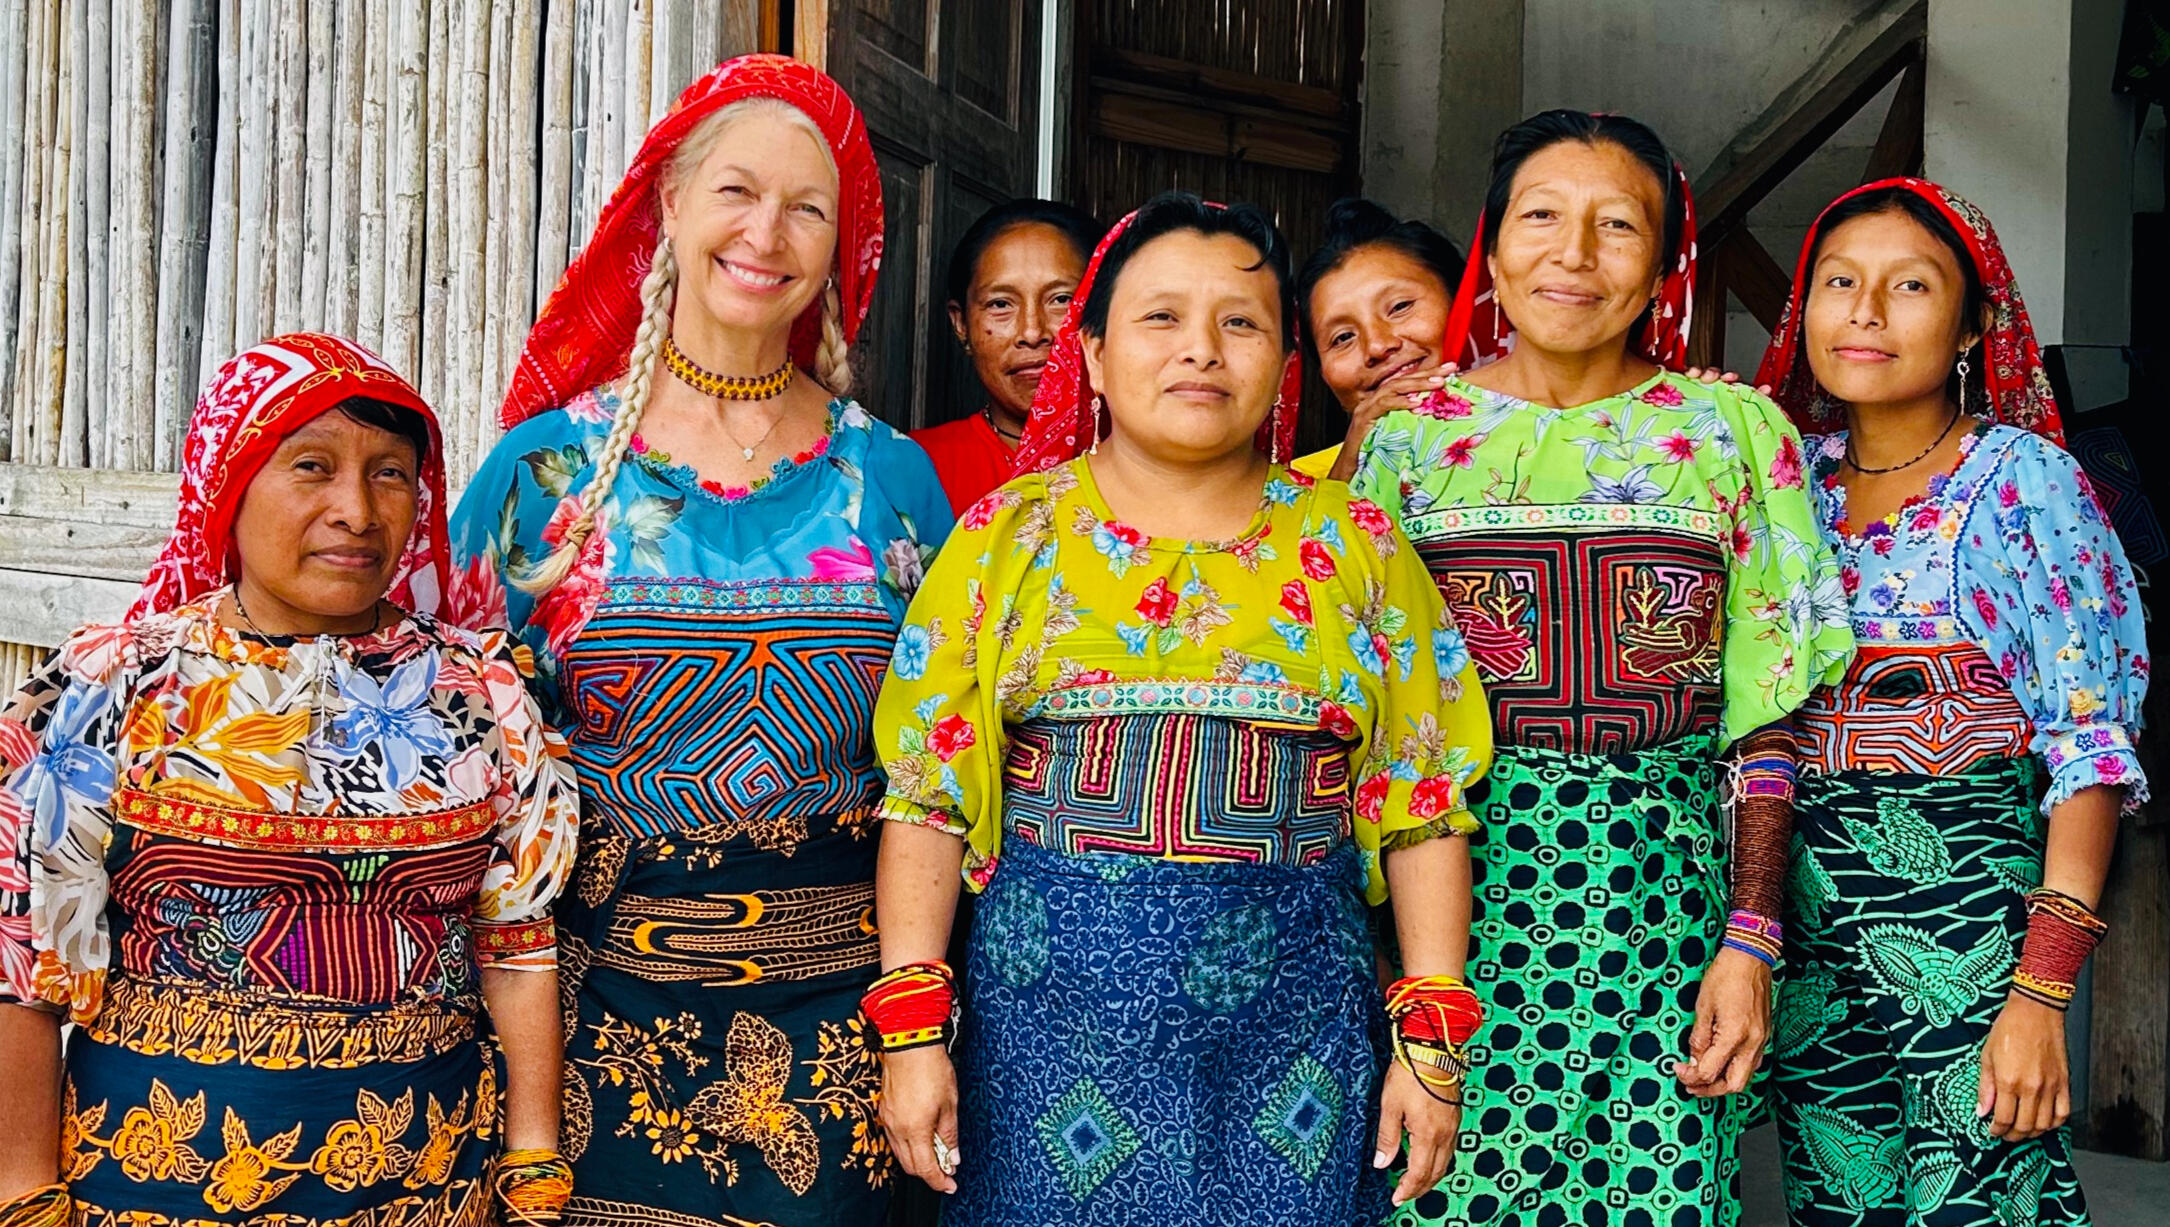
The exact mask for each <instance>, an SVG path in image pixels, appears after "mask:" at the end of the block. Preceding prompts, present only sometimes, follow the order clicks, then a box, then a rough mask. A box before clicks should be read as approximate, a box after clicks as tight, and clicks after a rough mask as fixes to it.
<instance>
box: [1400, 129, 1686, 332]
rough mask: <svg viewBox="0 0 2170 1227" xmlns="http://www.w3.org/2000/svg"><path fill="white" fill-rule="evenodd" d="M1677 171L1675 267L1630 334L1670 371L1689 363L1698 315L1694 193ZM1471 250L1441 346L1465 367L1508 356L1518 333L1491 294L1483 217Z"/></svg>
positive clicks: (1675, 168)
mask: <svg viewBox="0 0 2170 1227" xmlns="http://www.w3.org/2000/svg"><path fill="white" fill-rule="evenodd" d="M1673 174H1674V176H1675V178H1676V179H1677V190H1678V191H1679V193H1680V210H1681V218H1680V241H1679V243H1678V245H1677V249H1676V250H1675V251H1674V252H1672V253H1671V255H1670V259H1671V261H1672V267H1671V268H1670V269H1668V270H1667V271H1666V274H1665V280H1664V281H1663V282H1662V283H1660V284H1659V286H1658V296H1657V300H1656V301H1655V302H1654V303H1653V304H1652V305H1651V309H1650V313H1649V314H1648V315H1647V316H1645V317H1643V319H1642V320H1640V321H1638V322H1637V323H1636V325H1635V328H1634V330H1633V331H1632V332H1630V333H1629V334H1628V348H1629V349H1630V350H1632V351H1633V352H1635V353H1638V354H1641V355H1642V356H1643V357H1645V358H1648V359H1650V360H1651V361H1652V362H1655V363H1657V364H1658V365H1659V366H1662V367H1664V368H1665V369H1666V370H1669V371H1678V370H1681V369H1682V368H1684V367H1685V366H1686V365H1687V362H1688V324H1689V321H1690V320H1691V319H1692V318H1693V317H1694V314H1695V197H1694V196H1693V195H1691V194H1690V193H1689V191H1688V175H1687V172H1686V171H1683V170H1681V169H1680V164H1679V163H1677V162H1676V163H1674V164H1673ZM1469 253H1470V254H1469V263H1468V264H1466V265H1464V266H1463V268H1462V286H1461V289H1460V290H1459V291H1457V292H1456V294H1455V296H1454V310H1453V311H1452V312H1451V313H1450V314H1449V315H1448V316H1447V337H1446V343H1445V345H1444V346H1442V347H1441V349H1440V352H1441V353H1443V354H1445V355H1446V356H1447V357H1448V358H1449V359H1451V360H1453V361H1455V362H1459V363H1461V364H1462V369H1463V370H1465V371H1470V370H1475V369H1476V368H1478V367H1480V366H1483V365H1484V364H1485V363H1487V362H1491V361H1493V360H1494V359H1496V358H1500V357H1503V356H1505V354H1506V353H1507V351H1508V350H1509V349H1511V348H1513V346H1512V345H1511V344H1510V342H1511V341H1512V339H1513V337H1514V322H1513V321H1511V320H1509V319H1508V318H1507V313H1506V312H1505V311H1502V310H1501V309H1500V306H1499V299H1498V298H1496V297H1495V296H1494V295H1493V293H1492V265H1491V261H1490V259H1489V258H1488V257H1487V255H1486V252H1485V249H1484V218H1483V216H1482V215H1479V216H1478V218H1477V232H1476V233H1475V234H1473V235H1471V236H1470V239H1469Z"/></svg>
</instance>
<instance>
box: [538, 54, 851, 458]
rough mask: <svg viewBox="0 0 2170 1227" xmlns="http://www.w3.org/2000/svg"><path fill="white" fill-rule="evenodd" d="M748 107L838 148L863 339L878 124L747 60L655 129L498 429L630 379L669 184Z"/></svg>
mask: <svg viewBox="0 0 2170 1227" xmlns="http://www.w3.org/2000/svg"><path fill="white" fill-rule="evenodd" d="M748 98H780V99H782V100H783V101H785V102H788V103H790V104H791V105H792V106H794V107H797V108H798V109H799V110H801V111H804V112H805V113H806V115H807V118H809V119H812V120H813V121H814V125H815V126H816V127H818V128H820V129H821V134H822V135H823V136H824V137H826V138H827V139H828V142H829V153H830V154H831V156H833V157H834V158H835V159H836V175H837V192H838V196H839V200H838V216H837V219H836V265H837V267H836V283H837V285H836V288H837V295H838V298H839V300H840V302H841V304H842V307H843V317H844V318H843V320H842V321H841V322H842V323H843V326H844V340H845V342H846V343H847V344H848V343H850V342H851V341H853V340H855V339H856V338H857V337H858V335H859V321H860V320H862V319H864V318H866V312H867V305H868V304H869V303H871V302H872V301H873V300H874V274H875V270H876V269H878V268H880V267H881V261H882V180H881V172H880V167H879V166H878V165H877V164H876V163H875V161H874V145H873V142H872V141H870V140H868V138H867V128H866V121H865V120H864V119H862V118H861V117H860V115H859V109H858V108H857V107H855V106H853V105H852V103H851V99H850V98H848V97H846V96H845V94H844V90H843V87H841V86H839V85H838V84H837V83H836V82H834V81H832V80H830V79H829V78H828V76H827V75H825V74H824V73H822V72H821V71H820V70H819V69H816V68H812V67H809V66H808V65H805V64H802V63H800V62H799V61H797V60H794V59H792V58H790V57H789V56H782V55H742V56H739V57H737V58H735V59H729V60H725V61H724V62H723V63H721V64H718V65H716V67H715V68H713V69H711V70H710V71H709V72H708V74H707V75H706V76H703V77H702V78H700V79H699V80H697V81H695V82H694V83H693V84H691V85H689V86H687V87H686V89H685V92H684V93H682V94H680V95H678V101H677V102H676V103H675V104H674V105H673V106H672V108H671V112H670V114H668V115H666V116H664V117H663V119H662V120H661V121H659V122H658V123H657V124H656V126H655V127H653V128H650V129H649V130H648V139H647V140H645V141H643V142H641V147H640V153H639V154H638V155H637V156H636V157H635V158H634V159H633V164H632V165H631V166H630V167H628V168H627V169H626V172H625V179H624V181H623V182H621V183H619V184H618V190H617V191H615V192H613V193H611V197H610V203H609V204H608V205H606V206H605V207H604V209H603V213H602V216H601V217H599V218H597V219H596V222H595V233H594V235H592V236H591V237H590V238H589V239H588V245H587V246H586V247H584V248H582V249H581V251H580V255H579V256H578V257H576V258H575V259H574V260H573V262H572V264H571V265H569V266H568V267H567V268H566V270H565V277H564V279H563V280H561V281H559V282H558V288H557V289H556V290H555V291H553V292H552V293H551V295H550V300H549V302H547V303H545V304H544V306H543V309H542V315H541V316H540V317H538V318H537V319H536V321H535V327H534V328H533V329H532V330H531V331H530V332H529V333H528V334H527V345H526V347H525V348H523V349H522V350H521V351H520V365H519V366H518V368H516V369H515V370H514V371H513V375H512V386H511V388H509V389H508V390H507V391H506V393H505V404H504V407H503V408H501V409H499V410H498V413H497V421H498V425H500V426H503V427H505V428H506V429H508V430H509V429H511V428H512V427H514V426H517V425H519V424H520V423H521V422H523V421H526V420H527V419H528V418H531V417H533V416H534V415H536V414H538V413H541V412H544V411H545V410H549V409H555V408H557V407H558V406H559V405H562V404H564V403H565V402H567V401H569V400H571V399H572V398H573V397H574V396H576V395H578V394H579V393H581V392H583V391H585V390H587V389H588V388H592V387H594V386H596V385H597V384H600V383H604V382H606V381H608V380H611V379H615V378H617V377H618V376H619V375H622V374H624V373H625V360H626V356H627V355H628V353H629V352H630V351H631V350H632V348H633V334H634V333H635V332H637V331H638V330H639V328H640V316H641V302H640V284H641V282H642V281H644V280H646V279H647V276H648V266H649V265H650V264H652V263H654V261H655V250H656V240H657V238H658V236H659V235H660V234H661V233H662V227H663V217H662V211H661V209H660V208H659V207H658V205H657V202H656V191H657V188H658V185H659V184H660V183H661V182H662V179H663V174H664V172H665V170H667V169H668V168H669V166H670V162H671V158H672V156H673V155H675V154H676V153H677V152H678V146H679V145H680V144H681V143H682V142H683V141H684V140H685V139H686V137H687V136H688V135H690V134H691V133H692V132H693V130H694V129H695V128H697V127H699V126H700V124H701V121H702V120H704V119H707V118H708V117H709V116H711V115H714V114H715V113H716V112H718V111H720V110H722V109H723V108H725V107H727V106H729V105H731V104H732V103H734V102H740V101H743V100H745V99H748ZM821 310H822V297H821V296H817V297H816V298H815V299H814V301H813V302H812V303H811V304H809V305H808V306H807V308H806V310H805V311H804V312H803V313H802V314H801V315H800V316H799V319H798V322H797V323H796V324H795V325H793V327H792V330H791V358H792V361H794V362H796V363H798V364H799V365H800V366H811V365H812V364H813V361H814V353H815V351H816V350H818V349H819V348H820V347H821Z"/></svg>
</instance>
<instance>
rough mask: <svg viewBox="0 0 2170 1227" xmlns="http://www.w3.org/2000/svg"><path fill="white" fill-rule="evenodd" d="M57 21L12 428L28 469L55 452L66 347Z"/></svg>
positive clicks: (46, 83)
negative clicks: (20, 414)
mask: <svg viewBox="0 0 2170 1227" xmlns="http://www.w3.org/2000/svg"><path fill="white" fill-rule="evenodd" d="M63 16H64V13H63V12H62V9H61V6H60V5H59V4H57V3H56V4H54V5H53V7H52V8H51V9H50V10H48V11H47V13H46V25H45V50H46V55H45V57H44V59H45V62H46V64H47V68H46V76H45V78H44V80H43V88H44V93H45V106H44V111H43V114H42V115H41V117H40V122H39V125H38V126H39V131H40V133H41V134H42V137H43V140H44V145H45V191H46V194H47V195H48V196H50V197H51V199H50V200H48V201H47V202H46V207H45V210H44V213H43V215H42V216H41V217H40V218H39V222H40V225H39V227H38V229H39V239H38V246H39V248H40V252H39V256H38V348H37V352H36V354H35V355H34V356H35V358H36V365H35V366H34V368H33V370H34V371H35V374H34V375H33V376H32V378H33V379H34V380H35V382H34V383H33V384H32V385H31V388H32V392H33V399H32V401H31V405H30V412H29V413H28V414H26V415H25V417H26V419H27V420H26V421H24V422H22V423H18V430H21V429H22V428H24V427H27V433H25V434H23V442H22V444H21V445H20V446H21V447H22V449H23V454H24V455H26V456H27V457H30V458H31V462H32V463H34V464H51V463H52V456H53V455H54V454H55V453H56V452H57V450H58V449H56V448H53V447H51V444H52V442H53V441H54V440H55V439H56V438H57V436H58V435H59V433H60V401H61V386H60V385H61V370H60V361H59V360H60V358H61V356H62V354H63V353H64V351H65V347H66V345H67V341H68V331H67V330H68V316H67V309H68V308H67V299H66V297H65V296H66V294H67V286H68V256H67V250H68V209H67V195H66V193H67V185H68V151H67V148H66V142H67V139H68V137H67V131H68V116H67V102H68V92H67V89H66V83H65V81H64V80H63V79H62V76H61V74H62V72H63V66H64V65H65V64H66V63H67V57H66V55H65V54H63V51H64V48H65V47H66V46H67V29H66V22H65V21H63V20H62V18H63Z"/></svg>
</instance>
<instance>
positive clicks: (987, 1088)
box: [943, 716, 1389, 1227]
mask: <svg viewBox="0 0 2170 1227" xmlns="http://www.w3.org/2000/svg"><path fill="white" fill-rule="evenodd" d="M1058 725H1059V726H1061V727H1056V726H1058ZM1322 736H1323V735H1320V734H1315V733H1312V734H1295V733H1286V732H1274V731H1264V730H1260V729H1258V728H1255V727H1252V726H1244V725H1239V724H1238V723H1237V722H1234V721H1226V720H1219V719H1216V718H1211V717H1198V716H1167V717H1114V718H1109V719H1106V720H1086V721H1061V722H1055V721H1047V722H1035V723H1034V724H1028V725H1027V726H1025V729H1024V731H1023V732H1022V733H1021V735H1020V736H1019V738H1018V742H1019V744H1020V745H1022V746H1023V747H1025V748H1024V750H1023V751H1022V754H1021V753H1020V751H1018V750H1015V749H1013V751H1012V757H1011V768H1010V772H1009V777H1008V779H1007V780H1006V793H1005V801H1006V813H1005V821H1006V822H1007V823H1008V824H1009V832H1010V837H1009V838H1008V839H1007V840H1006V843H1005V847H1004V851H1003V855H1002V860H1001V867H1000V869H999V870H998V871H997V872H996V873H995V875H994V878H993V880H992V881H991V882H990V884H989V885H988V887H987V889H986V892H985V893H984V894H983V895H982V896H981V898H980V900H979V906H978V909H977V914H976V916H975V923H974V926H973V931H972V937H971V942H970V948H971V953H970V957H969V959H968V961H967V963H966V968H965V988H966V1001H967V1009H968V1011H969V1015H970V1019H969V1025H968V1027H967V1029H966V1031H965V1033H964V1039H963V1042H962V1043H961V1045H960V1047H959V1051H958V1054H957V1057H958V1082H959V1086H960V1091H961V1095H962V1103H961V1107H960V1116H961V1124H960V1129H961V1137H960V1139H959V1142H960V1148H961V1150H962V1152H963V1155H964V1159H963V1165H962V1167H961V1168H960V1169H959V1171H958V1176H957V1179H958V1186H959V1188H958V1193H957V1195H956V1196H955V1197H954V1198H953V1199H951V1202H950V1205H949V1206H948V1207H947V1209H946V1211H945V1213H944V1217H943V1221H944V1223H946V1224H952V1225H961V1227H995V1225H1008V1224H1015V1225H1017V1227H1026V1225H1028V1224H1029V1225H1033V1227H1040V1225H1044V1224H1050V1223H1063V1224H1099V1225H1109V1227H1114V1225H1123V1224H1138V1225H1140V1227H1143V1225H1145V1224H1155V1225H1158V1224H1166V1223H1185V1224H1253V1223H1263V1222H1271V1223H1289V1224H1334V1225H1336V1227H1339V1225H1342V1224H1349V1225H1356V1224H1363V1225H1366V1227H1368V1225H1369V1224H1373V1223H1376V1222H1378V1220H1379V1217H1380V1216H1381V1215H1382V1214H1384V1213H1385V1210H1386V1204H1387V1202H1386V1197H1387V1192H1388V1187H1389V1186H1388V1185H1387V1184H1386V1182H1385V1178H1384V1174H1383V1173H1381V1172H1377V1171H1375V1170H1374V1169H1373V1168H1372V1167H1371V1164H1370V1155H1371V1137H1372V1131H1373V1129H1374V1127H1375V1123H1376V1121H1377V1118H1378V1114H1377V1096H1378V1087H1379V1078H1380V1074H1381V1071H1382V1068H1383V1067H1382V1063H1381V1057H1380V1054H1381V1052H1382V1051H1383V1047H1384V1041H1385V1031H1384V1018H1383V1015H1382V1014H1381V1011H1380V1005H1379V985H1378V981H1377V979H1376V978H1375V975H1374V972H1373V962H1372V957H1371V943H1370V939H1369V936H1368V933H1367V929H1366V922H1365V912H1364V904H1363V881H1364V875H1363V869H1362V864H1361V861H1360V859H1359V856H1358V853H1357V850H1356V848H1355V846H1354V845H1353V844H1352V843H1351V842H1349V840H1348V839H1347V838H1346V835H1345V834H1344V835H1343V836H1342V837H1341V838H1340V839H1339V840H1338V841H1336V840H1334V839H1331V838H1327V839H1323V840H1322V839H1319V838H1317V836H1318V835H1319V834H1320V832H1319V831H1318V830H1317V829H1316V826H1315V824H1316V823H1317V822H1319V821H1324V822H1327V823H1329V824H1332V823H1337V822H1338V823H1340V824H1342V829H1344V830H1345V823H1346V817H1345V815H1346V809H1345V806H1343V805H1342V804H1341V803H1339V802H1338V801H1337V800H1336V799H1335V798H1334V797H1333V796H1330V795H1328V796H1322V795H1320V790H1319V789H1318V788H1317V787H1314V786H1313V785H1315V784H1316V782H1317V781H1319V780H1321V779H1332V780H1336V781H1338V783H1337V784H1336V785H1334V787H1345V785H1346V780H1345V777H1342V776H1339V775H1337V774H1336V773H1335V771H1334V770H1333V766H1332V764H1331V763H1325V762H1322V761H1321V760H1322V758H1325V757H1330V756H1331V755H1332V754H1334V753H1336V752H1337V751H1335V750H1333V749H1332V748H1330V747H1329V746H1328V745H1327V744H1326V743H1328V742H1330V741H1331V738H1324V740H1323V741H1322ZM1144 742H1152V743H1154V744H1155V745H1157V746H1158V747H1159V749H1158V751H1155V750H1153V749H1152V748H1150V747H1148V746H1146V745H1144V744H1142V743H1144ZM1177 745H1180V746H1181V750H1180V752H1181V753H1182V754H1183V755H1184V756H1185V758H1186V761H1189V762H1192V763H1194V764H1196V769H1195V770H1194V771H1192V772H1190V773H1189V774H1188V777H1187V778H1189V779H1191V780H1193V781H1195V783H1194V785H1193V787H1194V789H1195V790H1197V791H1196V793H1195V795H1192V796H1188V797H1176V798H1170V797H1169V796H1167V795H1166V793H1162V792H1156V791H1155V786H1156V784H1158V783H1163V782H1164V779H1158V778H1156V774H1157V773H1156V772H1154V770H1153V769H1152V767H1151V764H1152V763H1154V762H1155V761H1157V760H1158V758H1159V757H1160V755H1161V754H1164V753H1167V752H1175V751H1173V750H1172V747H1174V746H1177ZM1020 757H1023V758H1025V759H1028V760H1029V762H1028V763H1027V764H1024V765H1022V766H1021V764H1020V761H1019V760H1020ZM1240 762H1249V763H1251V764H1252V765H1254V766H1255V765H1258V764H1260V763H1264V764H1265V765H1267V766H1269V767H1271V768H1272V769H1271V770H1264V771H1256V772H1252V771H1248V770H1245V771H1238V770H1236V769H1235V768H1236V767H1237V766H1238V765H1239V763H1240ZM1224 766H1225V767H1226V768H1228V769H1227V770H1223V769H1222V768H1223V767H1224ZM1111 772H1112V775H1113V777H1114V778H1110V773H1111ZM1238 780H1249V781H1281V782H1282V784H1281V785H1279V786H1276V787H1273V788H1268V789H1266V790H1265V791H1264V794H1263V795H1260V796H1255V797H1252V796H1245V797H1237V796H1233V795H1231V794H1232V793H1233V792H1234V791H1235V790H1236V788H1237V785H1236V783H1235V782H1236V781H1238ZM1307 781H1308V782H1309V783H1307ZM1169 791H1173V790H1169ZM1155 813H1159V814H1162V815H1168V816H1171V817H1172V816H1174V815H1176V814H1178V813H1180V814H1182V815H1186V816H1187V822H1185V823H1184V824H1183V825H1184V830H1183V831H1181V832H1176V831H1171V830H1165V829H1163V830H1162V831H1161V832H1160V834H1159V835H1154V834H1152V833H1151V830H1150V828H1152V827H1154V826H1155V825H1156V823H1155V821H1154V820H1152V818H1151V815H1153V814H1155ZM1124 814H1127V815H1129V816H1130V818H1131V819H1134V820H1135V821H1131V822H1128V823H1127V824H1125V826H1124V827H1123V829H1117V824H1118V823H1119V822H1120V821H1121V819H1120V818H1119V815H1124ZM1336 814H1338V815H1342V816H1341V817H1339V818H1336V817H1334V815H1336ZM1096 815H1097V816H1096ZM1096 828H1098V829H1097V831H1096ZM1334 829H1335V827H1334V826H1332V825H1329V826H1328V827H1326V831H1327V833H1328V834H1329V835H1330V833H1331V832H1332V831H1333V830H1334ZM1141 838H1142V839H1144V840H1146V841H1148V842H1152V841H1154V840H1156V839H1157V840H1160V841H1161V842H1166V841H1167V840H1171V839H1180V840H1181V841H1182V842H1183V844H1184V845H1185V846H1187V847H1190V848H1192V849H1193V850H1195V849H1197V848H1200V847H1204V846H1208V845H1217V846H1222V847H1224V848H1230V849H1232V846H1233V845H1234V844H1238V843H1246V842H1248V843H1251V844H1252V845H1253V851H1254V852H1255V853H1257V855H1256V856H1255V858H1253V859H1250V860H1173V859H1168V858H1167V857H1164V856H1143V855H1135V854H1126V853H1111V852H1090V851H1083V850H1082V849H1084V848H1086V847H1091V846H1097V845H1099V844H1102V843H1104V842H1107V841H1109V840H1128V841H1136V840H1139V839H1141ZM1035 840H1037V841H1038V842H1035Z"/></svg>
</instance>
